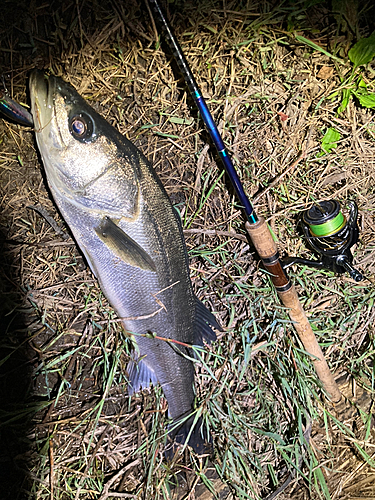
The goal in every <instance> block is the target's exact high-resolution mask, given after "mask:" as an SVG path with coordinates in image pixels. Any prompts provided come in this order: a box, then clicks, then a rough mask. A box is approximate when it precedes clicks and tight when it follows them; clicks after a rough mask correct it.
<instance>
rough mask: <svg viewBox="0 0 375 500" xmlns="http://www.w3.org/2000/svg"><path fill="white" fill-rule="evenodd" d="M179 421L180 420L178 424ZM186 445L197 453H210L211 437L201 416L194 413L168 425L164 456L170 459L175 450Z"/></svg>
mask: <svg viewBox="0 0 375 500" xmlns="http://www.w3.org/2000/svg"><path fill="white" fill-rule="evenodd" d="M179 422H182V423H181V425H179ZM182 445H188V446H190V447H191V448H193V450H194V451H195V453H197V454H198V455H206V454H208V455H212V453H213V446H212V438H211V435H210V433H209V430H208V428H207V426H206V425H204V422H203V419H202V417H201V416H197V414H196V413H193V414H190V416H188V417H186V418H184V417H182V418H180V419H179V420H178V421H177V422H172V424H170V425H169V431H168V439H167V445H166V448H165V452H164V454H165V456H166V458H167V459H170V460H171V459H172V458H173V456H174V454H175V453H176V451H177V450H178V449H179V448H180V447H181V446H182Z"/></svg>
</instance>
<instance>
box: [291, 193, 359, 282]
mask: <svg viewBox="0 0 375 500" xmlns="http://www.w3.org/2000/svg"><path fill="white" fill-rule="evenodd" d="M348 207H349V217H348V219H346V217H345V215H344V214H343V213H342V212H341V207H340V204H339V202H338V201H337V200H326V201H321V202H319V203H317V204H315V205H313V206H312V207H311V208H309V209H308V210H305V211H304V212H303V213H302V216H301V221H300V225H301V228H302V232H303V235H304V237H305V238H306V240H307V242H308V244H309V246H310V247H311V249H312V250H313V251H315V252H316V253H317V254H319V256H320V260H310V259H302V258H299V257H286V258H285V259H283V266H284V268H287V267H289V266H291V265H293V264H303V265H307V266H310V267H314V268H317V269H328V270H330V271H333V272H335V273H338V274H342V273H345V272H348V273H349V274H350V276H351V278H353V279H354V280H355V281H361V280H362V279H363V275H362V274H361V273H360V272H359V271H358V270H357V269H355V268H354V267H353V265H352V262H353V255H352V253H351V251H350V248H351V247H352V246H353V245H355V244H356V243H357V241H358V237H359V228H358V224H357V217H358V207H357V205H356V203H355V202H354V201H349V202H348Z"/></svg>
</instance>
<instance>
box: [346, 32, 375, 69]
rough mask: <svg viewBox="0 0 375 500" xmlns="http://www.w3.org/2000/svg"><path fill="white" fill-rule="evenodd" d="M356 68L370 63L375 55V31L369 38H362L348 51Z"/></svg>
mask: <svg viewBox="0 0 375 500" xmlns="http://www.w3.org/2000/svg"><path fill="white" fill-rule="evenodd" d="M348 56H349V59H350V60H351V61H352V63H353V64H354V68H358V66H362V65H364V64H368V63H369V62H370V61H372V59H374V57H375V33H373V34H372V35H371V36H369V37H368V38H361V40H359V41H358V42H357V43H356V44H355V45H354V46H353V47H352V48H351V49H350V50H349V52H348Z"/></svg>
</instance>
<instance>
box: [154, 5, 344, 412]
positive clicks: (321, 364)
mask: <svg viewBox="0 0 375 500" xmlns="http://www.w3.org/2000/svg"><path fill="white" fill-rule="evenodd" d="M149 3H150V4H151V6H152V8H153V10H154V12H155V14H156V17H157V18H158V20H159V22H160V25H161V28H162V30H163V32H164V35H165V38H166V40H167V42H168V45H169V46H170V49H171V51H172V53H173V55H174V57H175V59H176V62H177V65H178V67H179V69H180V71H181V74H182V75H183V77H184V79H185V82H186V85H187V87H188V88H189V90H190V92H191V95H192V98H193V99H194V101H195V103H196V105H197V107H198V110H199V112H200V114H201V116H202V119H203V121H204V123H205V125H206V127H207V130H208V132H209V134H210V137H211V139H212V142H213V143H214V145H215V147H216V149H217V152H218V154H219V156H220V158H221V159H222V162H223V165H224V168H225V170H226V173H227V174H228V177H229V179H230V181H231V183H232V184H233V187H234V189H235V192H236V194H237V196H238V199H239V200H240V202H241V204H242V206H243V208H244V211H245V214H246V218H247V221H246V223H245V227H246V230H247V232H248V234H249V236H250V238H251V240H252V242H253V245H254V247H255V249H256V250H257V252H258V255H259V257H260V258H261V260H262V262H263V265H264V267H265V269H266V270H267V271H268V274H269V275H270V277H271V280H272V282H273V284H274V286H275V288H276V291H277V293H278V295H279V297H280V300H281V301H282V303H283V304H284V306H285V307H286V308H288V309H289V316H290V318H291V320H292V321H293V324H294V327H295V329H296V331H297V333H298V335H299V337H300V339H301V342H302V343H303V346H304V348H305V350H306V351H307V352H308V353H309V354H310V355H311V356H312V362H313V364H314V367H315V370H316V373H317V375H318V377H319V379H320V381H321V383H322V385H323V387H324V389H325V391H326V393H327V394H328V396H329V397H330V399H331V401H332V402H334V403H337V402H339V401H340V399H341V393H340V390H339V388H338V386H337V384H336V382H335V379H334V377H333V374H332V372H331V371H330V369H329V367H328V364H327V361H326V359H325V358H324V355H323V352H322V350H321V348H320V346H319V344H318V341H317V339H316V337H315V334H314V332H313V331H312V328H311V325H310V323H309V321H308V319H307V317H306V314H305V312H304V310H303V308H302V305H301V303H300V301H299V299H298V295H297V292H296V289H295V287H294V285H293V283H292V282H291V281H290V279H289V277H288V275H287V273H286V270H285V267H284V266H283V263H282V262H281V260H280V256H279V253H278V249H277V246H276V243H275V241H274V239H273V237H272V234H271V232H270V230H269V227H268V225H267V223H266V221H265V219H264V217H258V216H257V214H256V213H255V210H254V207H253V206H252V204H251V202H250V200H249V198H248V197H247V195H246V193H245V191H244V189H243V186H242V184H241V181H240V179H239V177H238V175H237V172H236V169H235V167H234V165H233V162H232V160H231V157H230V155H229V153H228V151H227V149H226V147H225V145H224V142H223V140H222V138H221V135H220V132H219V130H218V128H217V126H216V124H215V122H214V119H213V117H212V115H211V113H210V111H209V109H208V106H207V104H206V102H205V100H204V98H203V95H202V92H201V91H200V89H199V86H198V84H197V82H196V80H195V78H194V76H193V74H192V72H191V70H190V67H189V64H188V62H187V60H186V58H185V56H184V54H183V51H182V49H181V47H180V45H179V43H178V41H177V39H176V37H175V35H174V33H173V31H172V28H171V26H170V24H169V22H168V20H167V17H166V15H165V13H164V11H163V9H162V8H161V6H160V4H159V2H158V0H149Z"/></svg>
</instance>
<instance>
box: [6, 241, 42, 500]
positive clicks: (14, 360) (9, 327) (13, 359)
mask: <svg viewBox="0 0 375 500" xmlns="http://www.w3.org/2000/svg"><path fill="white" fill-rule="evenodd" d="M18 248H19V247H18ZM16 260H19V256H17V252H15V249H14V248H11V246H10V245H8V244H7V243H6V242H5V241H4V240H3V235H2V242H1V243H0V485H1V495H0V496H1V498H2V499H3V500H7V499H12V500H16V499H19V498H25V496H24V494H23V492H24V491H25V489H27V477H28V470H29V467H30V465H29V463H28V461H29V459H30V451H29V442H30V432H32V422H31V419H32V417H33V415H34V413H35V412H34V411H33V407H34V408H35V404H34V403H33V400H32V381H31V374H32V369H33V364H34V363H35V362H36V361H37V358H36V353H35V351H34V350H33V349H32V348H31V347H30V346H29V345H28V343H27V338H28V324H29V323H30V322H31V318H32V316H33V311H32V309H31V308H30V310H27V309H26V308H25V300H24V294H23V293H22V288H21V284H20V283H19V277H17V276H16V274H17V271H18V270H19V265H18V263H17V262H16ZM24 488H25V489H24Z"/></svg>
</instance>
